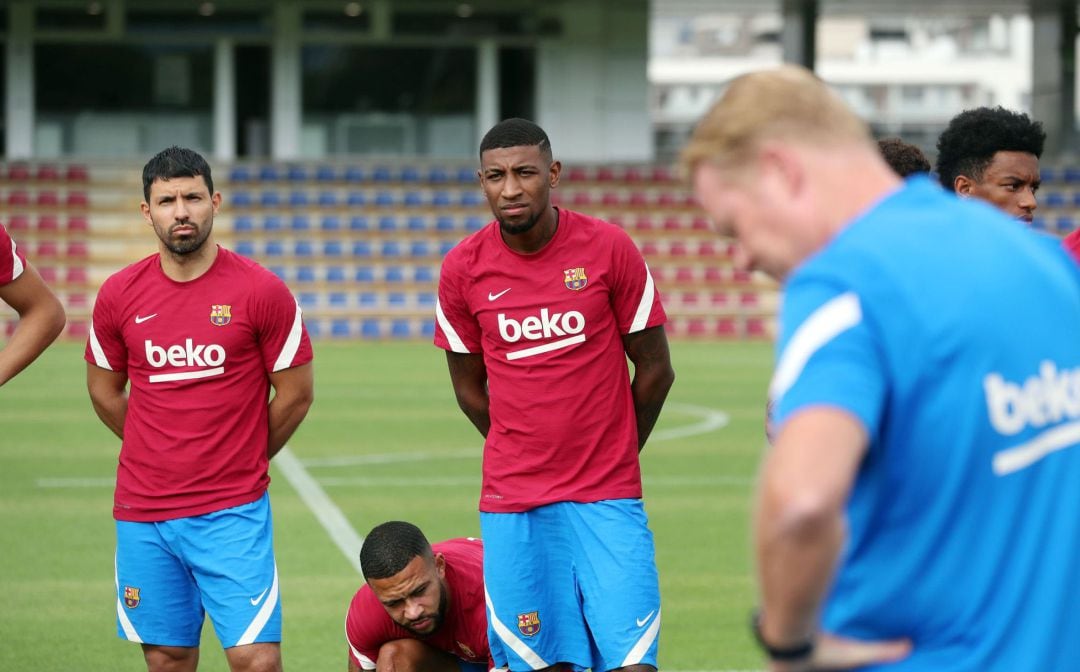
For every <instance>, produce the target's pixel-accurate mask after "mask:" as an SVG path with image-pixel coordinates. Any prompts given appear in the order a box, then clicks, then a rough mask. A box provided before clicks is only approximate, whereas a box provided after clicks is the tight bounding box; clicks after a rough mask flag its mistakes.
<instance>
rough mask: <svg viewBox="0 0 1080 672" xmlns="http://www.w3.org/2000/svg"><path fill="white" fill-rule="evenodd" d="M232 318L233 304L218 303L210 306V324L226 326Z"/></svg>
mask: <svg viewBox="0 0 1080 672" xmlns="http://www.w3.org/2000/svg"><path fill="white" fill-rule="evenodd" d="M230 320H232V306H230V305H228V304H217V303H215V304H214V305H212V306H210V324H212V325H214V326H215V327H224V326H225V325H226V324H228V323H229V321H230Z"/></svg>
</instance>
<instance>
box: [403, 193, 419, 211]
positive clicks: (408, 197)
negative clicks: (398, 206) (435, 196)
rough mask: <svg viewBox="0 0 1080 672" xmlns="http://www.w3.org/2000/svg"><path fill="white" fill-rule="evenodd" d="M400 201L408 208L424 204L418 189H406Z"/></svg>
mask: <svg viewBox="0 0 1080 672" xmlns="http://www.w3.org/2000/svg"><path fill="white" fill-rule="evenodd" d="M402 203H404V204H405V205H406V206H407V207H410V208H419V207H422V206H423V205H424V195H423V194H422V193H420V192H419V191H406V192H405V198H404V199H403V200H402Z"/></svg>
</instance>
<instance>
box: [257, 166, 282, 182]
mask: <svg viewBox="0 0 1080 672" xmlns="http://www.w3.org/2000/svg"><path fill="white" fill-rule="evenodd" d="M280 179H281V171H279V170H278V167H277V166H275V165H273V164H267V165H265V166H263V167H262V168H260V169H259V180H260V181H261V182H277V181H278V180H280Z"/></svg>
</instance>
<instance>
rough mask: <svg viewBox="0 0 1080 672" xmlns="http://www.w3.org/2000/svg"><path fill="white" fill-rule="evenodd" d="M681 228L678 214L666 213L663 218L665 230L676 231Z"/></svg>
mask: <svg viewBox="0 0 1080 672" xmlns="http://www.w3.org/2000/svg"><path fill="white" fill-rule="evenodd" d="M681 228H683V224H682V220H681V219H679V216H678V215H668V216H667V217H665V218H664V230H665V231H678V230H679V229H681Z"/></svg>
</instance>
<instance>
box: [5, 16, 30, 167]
mask: <svg viewBox="0 0 1080 672" xmlns="http://www.w3.org/2000/svg"><path fill="white" fill-rule="evenodd" d="M5 63H6V65H5V70H6V77H5V81H6V82H7V85H6V87H5V89H6V90H5V91H4V99H5V104H4V121H5V123H4V142H5V143H6V147H7V156H8V158H9V159H29V158H32V157H33V155H34V113H35V109H34V5H33V3H31V2H26V1H25V0H16V1H15V2H11V3H10V4H9V5H8V33H7V51H6V59H5Z"/></svg>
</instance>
